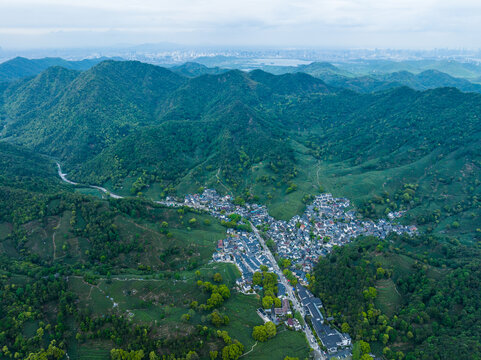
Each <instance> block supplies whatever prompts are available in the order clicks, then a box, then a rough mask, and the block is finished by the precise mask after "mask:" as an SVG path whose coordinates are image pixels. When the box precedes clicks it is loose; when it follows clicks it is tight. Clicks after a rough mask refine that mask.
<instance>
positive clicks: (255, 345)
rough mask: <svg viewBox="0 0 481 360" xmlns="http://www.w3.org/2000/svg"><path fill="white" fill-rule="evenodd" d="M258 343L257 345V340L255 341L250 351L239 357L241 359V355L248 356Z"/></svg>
mask: <svg viewBox="0 0 481 360" xmlns="http://www.w3.org/2000/svg"><path fill="white" fill-rule="evenodd" d="M256 345H257V341H256V342H255V344H254V345H252V347H251V349H250V350H249V351H248V352H246V353H244V354H242V355H241V356H239V359H240V358H241V357H243V356H246V355H247V354H249V353H251V352H252V350H254V348H255V347H256Z"/></svg>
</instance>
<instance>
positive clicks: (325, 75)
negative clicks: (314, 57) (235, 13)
mask: <svg viewBox="0 0 481 360" xmlns="http://www.w3.org/2000/svg"><path fill="white" fill-rule="evenodd" d="M342 65H343V64H341V65H340V66H334V65H332V64H330V63H317V62H313V63H311V64H309V65H299V66H265V67H263V69H264V70H265V71H268V72H271V73H273V74H276V75H281V74H286V73H287V74H294V73H306V74H309V75H311V76H314V77H317V78H319V79H321V80H323V81H324V82H326V83H327V84H329V85H331V86H333V87H338V88H343V89H349V90H353V91H356V92H361V93H371V92H380V91H385V90H389V89H393V88H396V87H401V86H408V87H410V88H412V89H414V90H427V89H434V88H439V87H455V88H458V89H459V90H461V91H465V92H481V85H479V84H473V83H471V82H470V81H468V80H466V79H464V78H461V77H454V76H451V75H448V74H447V73H444V72H442V71H439V70H435V69H431V68H428V69H427V70H421V71H419V69H418V68H413V69H412V70H411V72H410V71H407V70H401V71H389V69H388V68H386V69H385V70H382V68H381V69H379V68H375V69H376V71H373V72H370V73H368V74H364V73H363V72H362V71H360V72H354V73H352V72H349V71H346V70H343V68H342Z"/></svg>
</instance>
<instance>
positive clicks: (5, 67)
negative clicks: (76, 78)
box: [0, 57, 106, 82]
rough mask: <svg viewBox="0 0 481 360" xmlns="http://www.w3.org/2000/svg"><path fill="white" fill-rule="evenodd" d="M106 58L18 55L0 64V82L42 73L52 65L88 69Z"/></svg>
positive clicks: (72, 68) (71, 68)
mask: <svg viewBox="0 0 481 360" xmlns="http://www.w3.org/2000/svg"><path fill="white" fill-rule="evenodd" d="M104 60H106V58H96V59H85V60H80V61H68V60H64V59H62V58H42V59H27V58H23V57H16V58H14V59H11V60H7V61H5V62H3V63H1V64H0V82H6V81H12V80H17V79H21V78H24V77H31V76H35V75H38V74H40V73H41V72H42V71H44V70H46V69H48V68H49V67H52V66H61V67H63V68H66V69H70V70H78V71H83V70H88V69H90V68H91V67H92V66H94V65H96V64H98V63H100V62H102V61H104Z"/></svg>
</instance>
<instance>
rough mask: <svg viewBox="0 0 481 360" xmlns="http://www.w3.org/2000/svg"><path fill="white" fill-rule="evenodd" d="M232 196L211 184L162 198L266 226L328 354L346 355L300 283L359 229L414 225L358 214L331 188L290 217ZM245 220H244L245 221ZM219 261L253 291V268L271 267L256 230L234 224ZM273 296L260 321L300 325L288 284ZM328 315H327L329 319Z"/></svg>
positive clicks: (380, 232)
mask: <svg viewBox="0 0 481 360" xmlns="http://www.w3.org/2000/svg"><path fill="white" fill-rule="evenodd" d="M231 200H232V199H231V197H230V196H220V195H219V194H217V192H216V191H215V190H211V189H207V190H205V191H204V192H203V193H202V194H194V195H188V196H186V197H185V199H184V202H183V203H182V204H180V203H176V202H174V201H172V200H167V201H165V202H163V203H165V204H166V205H169V206H181V205H186V206H190V207H194V208H198V209H203V210H207V211H209V212H210V214H211V215H213V216H215V217H217V218H219V219H221V220H225V221H229V220H230V219H229V217H228V216H229V215H231V214H238V215H240V216H241V217H242V218H243V219H246V220H241V223H242V221H243V223H244V224H247V223H248V221H249V222H251V223H252V224H253V225H254V226H256V227H258V228H262V229H263V230H265V231H267V235H268V237H270V238H271V239H272V240H273V241H274V242H275V244H276V252H277V254H278V256H279V257H280V258H283V259H290V260H291V270H292V272H293V274H295V275H296V276H297V277H298V279H299V284H298V285H297V286H296V288H295V290H296V292H297V296H298V297H299V301H300V303H301V304H302V307H303V310H304V313H305V314H306V320H308V322H310V324H311V325H312V328H313V329H314V331H315V333H316V335H317V336H318V338H319V340H320V341H321V343H322V345H323V346H324V347H325V348H326V349H327V353H328V354H329V356H334V355H335V356H338V357H342V356H348V355H350V348H351V339H350V337H349V335H348V334H343V333H341V332H340V331H338V330H336V329H335V328H333V327H330V326H329V325H328V324H327V323H326V321H325V319H324V317H323V315H322V310H321V309H322V302H321V300H320V299H318V298H316V297H315V296H314V295H313V294H312V293H310V292H309V291H308V290H307V289H306V288H305V287H304V286H302V285H307V284H308V281H307V278H306V274H307V273H308V272H310V271H312V269H313V266H314V265H315V263H316V262H317V261H318V259H319V257H320V256H325V255H327V254H328V253H329V252H330V251H331V250H332V248H333V246H334V245H338V246H340V245H344V244H346V243H347V242H349V241H351V240H352V239H353V238H355V237H357V236H361V235H372V236H376V237H379V238H385V237H386V236H387V235H388V234H389V233H391V232H395V233H398V234H402V233H406V234H410V235H413V234H416V233H417V229H416V227H415V226H404V225H399V224H393V223H391V222H390V221H387V220H379V221H377V222H375V221H372V220H361V219H360V218H359V217H358V215H357V214H356V212H355V211H354V210H352V209H351V206H350V202H349V200H348V199H345V198H334V197H333V196H332V195H331V194H321V195H319V196H317V197H315V198H314V200H313V202H312V203H311V204H310V205H308V206H307V208H306V211H305V212H304V213H303V214H302V215H296V216H294V217H293V218H292V219H291V220H289V221H282V220H276V219H274V218H273V217H272V216H270V215H269V213H268V211H267V208H266V207H265V206H263V205H258V204H245V205H243V206H240V205H235V204H233V203H232V201H231ZM401 215H402V213H401V212H398V213H392V214H390V216H389V217H390V219H395V218H398V217H400V216H401ZM247 220H248V221H247ZM213 260H214V261H217V262H230V263H234V264H235V265H236V266H237V267H238V268H239V270H240V272H241V274H242V276H241V278H239V279H238V280H237V285H238V288H239V290H240V291H242V292H244V293H253V292H256V291H259V290H261V288H260V287H259V286H254V285H253V284H252V278H253V274H254V273H255V272H256V271H260V267H261V266H262V265H264V266H266V267H267V268H268V270H270V271H272V270H273V269H274V266H273V264H272V263H271V261H270V260H269V256H267V254H266V253H265V251H264V250H263V248H262V246H261V244H260V243H259V241H258V239H257V237H256V236H255V234H253V233H251V232H246V231H238V230H234V229H228V230H227V237H226V238H225V239H223V240H220V241H219V242H218V244H217V251H216V252H215V253H214V255H213ZM277 296H278V297H279V298H280V299H282V303H281V304H282V305H281V307H280V308H274V307H273V308H272V309H258V311H257V313H258V314H259V316H260V317H261V318H263V319H264V321H273V322H274V323H276V324H279V323H281V322H284V323H285V324H286V325H287V326H289V327H291V328H294V329H296V330H301V329H302V326H301V324H300V323H299V322H298V321H297V320H296V319H294V317H293V316H292V315H293V314H292V312H291V309H290V306H289V300H288V298H287V296H286V289H285V288H284V286H283V285H282V284H281V283H280V282H279V283H278V293H277ZM328 320H329V319H328Z"/></svg>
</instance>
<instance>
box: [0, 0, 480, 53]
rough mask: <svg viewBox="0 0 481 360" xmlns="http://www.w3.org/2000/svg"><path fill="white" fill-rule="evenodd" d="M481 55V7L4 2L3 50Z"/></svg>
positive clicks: (412, 2)
mask: <svg viewBox="0 0 481 360" xmlns="http://www.w3.org/2000/svg"><path fill="white" fill-rule="evenodd" d="M160 42H171V43H180V44H186V45H219V46H225V45H236V46H249V45H250V46H257V45H261V46H262V45H270V46H278V47H279V46H280V47H344V48H373V47H380V48H436V47H437V48H440V47H442V48H481V1H479V0H237V1H232V0H131V1H126V0H37V1H35V0H0V47H3V48H39V47H52V48H58V47H84V46H108V45H112V46H115V45H118V44H143V43H160Z"/></svg>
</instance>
